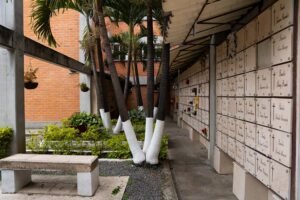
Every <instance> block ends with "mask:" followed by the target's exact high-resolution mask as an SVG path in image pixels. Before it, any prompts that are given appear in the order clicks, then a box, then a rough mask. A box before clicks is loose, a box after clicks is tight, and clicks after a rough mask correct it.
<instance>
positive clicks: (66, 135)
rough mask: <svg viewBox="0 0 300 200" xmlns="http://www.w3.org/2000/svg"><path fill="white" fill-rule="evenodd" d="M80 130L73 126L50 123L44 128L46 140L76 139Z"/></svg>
mask: <svg viewBox="0 0 300 200" xmlns="http://www.w3.org/2000/svg"><path fill="white" fill-rule="evenodd" d="M77 133H78V130H76V129H75V128H71V127H58V126H57V125H53V124H51V125H48V126H46V127H45V128H44V139H45V141H62V140H68V141H71V140H75V139H76V137H77Z"/></svg>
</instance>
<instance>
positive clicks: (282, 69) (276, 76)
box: [272, 63, 293, 97]
mask: <svg viewBox="0 0 300 200" xmlns="http://www.w3.org/2000/svg"><path fill="white" fill-rule="evenodd" d="M292 73H293V64H292V63H286V64H283V65H278V66H275V67H273V70H272V93H273V96H287V97H290V96H292V94H293V90H292V89H293V76H292Z"/></svg>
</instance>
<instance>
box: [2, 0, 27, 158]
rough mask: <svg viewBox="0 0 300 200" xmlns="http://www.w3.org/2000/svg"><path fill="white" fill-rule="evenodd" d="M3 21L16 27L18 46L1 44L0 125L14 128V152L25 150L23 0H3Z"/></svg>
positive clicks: (12, 145)
mask: <svg viewBox="0 0 300 200" xmlns="http://www.w3.org/2000/svg"><path fill="white" fill-rule="evenodd" d="M0 9H1V10H0V13H1V17H0V24H1V25H4V26H6V27H8V28H10V29H12V30H15V36H14V38H15V39H14V44H13V45H14V49H4V48H1V47H0V94H1V97H0V126H8V127H11V128H13V130H14V137H13V141H12V144H11V148H10V153H11V154H15V153H22V152H25V114H24V112H25V111H24V39H23V0H12V1H0Z"/></svg>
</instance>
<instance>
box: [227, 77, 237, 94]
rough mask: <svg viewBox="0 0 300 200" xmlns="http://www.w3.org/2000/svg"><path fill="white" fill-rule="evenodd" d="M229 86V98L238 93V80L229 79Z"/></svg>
mask: <svg viewBox="0 0 300 200" xmlns="http://www.w3.org/2000/svg"><path fill="white" fill-rule="evenodd" d="M228 84H229V85H228V86H229V90H228V96H235V93H236V78H235V77H231V78H229V79H228Z"/></svg>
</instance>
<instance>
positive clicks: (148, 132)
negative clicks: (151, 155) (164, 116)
mask: <svg viewBox="0 0 300 200" xmlns="http://www.w3.org/2000/svg"><path fill="white" fill-rule="evenodd" d="M153 121H154V119H153V118H152V117H147V118H146V127H145V141H144V146H143V152H144V153H146V152H147V149H148V147H149V145H150V143H151V139H152V135H153Z"/></svg>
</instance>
